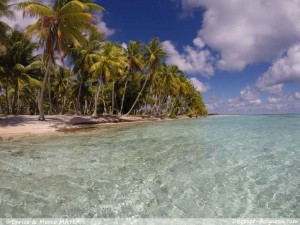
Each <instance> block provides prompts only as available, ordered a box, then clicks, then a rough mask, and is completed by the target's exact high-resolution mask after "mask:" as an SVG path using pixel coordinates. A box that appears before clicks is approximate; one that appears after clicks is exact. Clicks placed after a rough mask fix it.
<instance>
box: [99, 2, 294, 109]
mask: <svg viewBox="0 0 300 225" xmlns="http://www.w3.org/2000/svg"><path fill="white" fill-rule="evenodd" d="M97 2H98V3H99V4H100V5H102V6H103V7H104V8H105V9H106V11H105V12H104V13H103V16H102V19H101V21H102V22H103V23H104V24H102V27H103V28H104V30H106V32H107V33H108V34H109V36H108V39H110V40H112V41H117V42H120V43H128V41H130V40H141V41H143V42H146V43H147V42H149V40H151V39H152V38H154V37H158V38H159V39H160V41H161V42H162V43H163V44H164V47H165V50H166V51H167V52H168V53H169V54H170V57H169V59H168V60H167V63H169V64H177V65H179V67H180V68H181V69H182V70H183V71H184V72H185V73H186V74H187V75H188V76H189V77H190V78H191V82H192V83H193V84H194V86H195V87H196V88H197V89H198V90H199V91H201V92H202V93H203V97H204V101H205V103H206V105H207V108H208V110H209V112H210V113H230V114H239V113H243V114H244V113H299V112H300V83H299V81H300V68H299V67H300V28H299V26H298V21H300V3H299V2H298V1H281V0H245V1H233V0H228V1H219V0H152V1H150V0H143V1H141V0H130V1H128V0H118V1H116V0H98V1H97ZM279 24H280V25H279ZM298 59H299V60H298Z"/></svg>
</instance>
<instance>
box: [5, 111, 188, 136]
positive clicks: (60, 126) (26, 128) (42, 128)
mask: <svg viewBox="0 0 300 225" xmlns="http://www.w3.org/2000/svg"><path fill="white" fill-rule="evenodd" d="M37 118H38V116H28V115H20V116H11V115H10V116H5V117H4V116H2V117H1V116H0V138H11V137H22V136H27V135H32V134H45V133H54V132H56V131H68V130H73V129H82V128H86V127H89V126H94V125H101V124H102V125H103V124H112V123H128V122H143V121H145V122H147V121H160V120H171V119H170V118H168V117H153V116H128V117H125V116H100V117H99V118H97V119H95V118H91V117H90V116H66V115H49V116H46V120H45V121H39V120H38V119H37ZM181 118H187V117H181Z"/></svg>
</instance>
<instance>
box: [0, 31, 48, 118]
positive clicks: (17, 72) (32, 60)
mask: <svg viewBox="0 0 300 225" xmlns="http://www.w3.org/2000/svg"><path fill="white" fill-rule="evenodd" d="M7 42H8V45H7V48H6V52H5V53H3V54H1V55H0V65H2V69H3V70H4V71H5V76H6V88H5V89H6V92H7V91H8V88H9V87H8V84H9V82H10V83H11V85H12V88H13V91H14V92H13V99H12V113H13V114H16V113H17V112H18V107H17V103H18V100H19V86H20V84H21V83H20V82H22V81H23V82H29V83H31V84H33V85H35V87H37V86H39V85H36V84H39V82H38V81H37V80H36V79H34V78H32V77H31V76H30V71H31V70H33V69H37V68H40V67H41V66H42V65H43V63H42V62H41V61H37V60H38V56H33V55H32V53H33V51H34V50H35V49H37V48H38V45H37V43H31V42H29V41H28V40H25V39H24V38H23V34H22V33H20V32H19V31H13V32H12V33H11V34H10V35H9V36H8V39H7ZM6 96H7V97H8V93H6ZM7 109H8V112H9V104H8V99H7Z"/></svg>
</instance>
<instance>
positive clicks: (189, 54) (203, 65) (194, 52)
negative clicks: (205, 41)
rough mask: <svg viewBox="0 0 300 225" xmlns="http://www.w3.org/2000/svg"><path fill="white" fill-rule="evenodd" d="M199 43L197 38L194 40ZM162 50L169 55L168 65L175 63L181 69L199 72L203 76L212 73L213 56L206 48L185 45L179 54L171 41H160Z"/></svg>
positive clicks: (193, 72) (194, 72)
mask: <svg viewBox="0 0 300 225" xmlns="http://www.w3.org/2000/svg"><path fill="white" fill-rule="evenodd" d="M196 42H197V43H198V44H200V42H199V40H198V41H196ZM162 45H163V47H164V50H165V51H166V52H167V53H168V55H169V57H168V58H167V60H166V62H167V64H169V65H177V66H178V67H179V68H180V69H181V70H182V71H184V72H187V73H191V74H197V73H200V74H201V75H203V76H205V77H210V76H212V75H213V74H214V67H213V63H214V58H213V56H212V55H211V53H210V52H209V51H208V50H204V49H200V48H199V46H198V48H193V47H191V46H185V47H184V49H183V50H184V51H183V53H182V54H180V53H179V52H178V51H177V50H176V48H175V46H174V45H173V44H172V42H171V41H164V42H163V43H162Z"/></svg>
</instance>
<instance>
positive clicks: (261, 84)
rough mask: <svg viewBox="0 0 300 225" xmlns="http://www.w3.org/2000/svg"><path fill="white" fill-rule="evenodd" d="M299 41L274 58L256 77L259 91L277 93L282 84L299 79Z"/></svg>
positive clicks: (280, 89)
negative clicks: (261, 73) (283, 53)
mask: <svg viewBox="0 0 300 225" xmlns="http://www.w3.org/2000/svg"><path fill="white" fill-rule="evenodd" d="M299 62H300V43H299V44H297V45H295V46H293V47H291V48H290V49H289V50H288V51H287V53H286V55H285V56H284V57H282V58H280V59H278V60H276V61H275V62H274V63H273V65H272V66H271V67H270V68H269V69H268V71H267V72H265V73H264V74H263V75H262V76H261V77H259V78H258V80H257V82H256V86H257V87H258V88H260V90H261V91H265V92H269V93H272V94H278V93H280V92H281V91H282V88H283V84H285V83H289V82H295V81H300V63H299Z"/></svg>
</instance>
